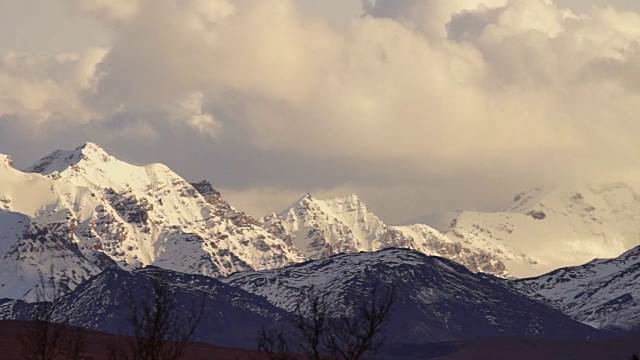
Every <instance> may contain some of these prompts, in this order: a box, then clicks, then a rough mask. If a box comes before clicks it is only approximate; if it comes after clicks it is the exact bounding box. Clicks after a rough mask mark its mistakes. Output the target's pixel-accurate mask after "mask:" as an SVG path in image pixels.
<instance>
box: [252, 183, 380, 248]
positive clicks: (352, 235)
mask: <svg viewBox="0 0 640 360" xmlns="http://www.w3.org/2000/svg"><path fill="white" fill-rule="evenodd" d="M263 221H264V223H265V224H266V226H267V227H268V228H269V229H271V231H273V233H274V234H277V236H280V237H281V238H285V237H287V236H288V237H290V238H291V240H292V243H293V244H294V246H296V247H297V248H298V249H300V250H301V251H302V252H303V253H305V254H306V255H307V256H308V257H310V258H314V259H321V258H324V257H327V256H330V255H333V254H338V253H343V252H358V251H372V250H374V249H375V248H376V245H375V242H376V241H377V238H379V237H380V236H381V235H382V234H383V233H384V232H385V231H386V225H385V224H384V223H383V222H382V221H381V220H380V219H379V218H378V217H377V216H375V215H374V214H373V213H372V212H371V211H369V209H368V208H367V206H366V205H365V204H364V202H362V201H361V200H360V199H359V198H358V197H357V196H355V195H350V196H347V197H344V198H335V199H330V200H318V199H316V198H314V197H313V196H312V195H311V194H306V195H305V196H303V197H302V198H301V199H300V200H298V201H297V202H296V203H295V204H293V205H292V206H291V207H290V208H289V209H287V210H285V211H283V212H282V213H281V214H280V216H279V217H277V218H276V217H274V216H270V217H267V218H265V219H264V220H263Z"/></svg>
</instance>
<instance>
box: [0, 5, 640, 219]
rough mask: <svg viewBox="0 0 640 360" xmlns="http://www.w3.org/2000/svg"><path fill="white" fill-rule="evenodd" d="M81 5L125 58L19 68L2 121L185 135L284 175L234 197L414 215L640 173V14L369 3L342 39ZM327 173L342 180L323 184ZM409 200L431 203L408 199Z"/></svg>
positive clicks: (270, 25) (244, 20)
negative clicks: (355, 195) (309, 196)
mask: <svg viewBox="0 0 640 360" xmlns="http://www.w3.org/2000/svg"><path fill="white" fill-rule="evenodd" d="M70 3H71V5H72V6H73V8H74V9H75V10H77V11H78V12H79V13H82V14H86V15H87V16H91V17H93V18H96V19H99V20H100V21H103V22H105V24H106V25H107V26H109V27H110V28H111V29H112V31H113V44H112V46H111V47H110V48H109V49H108V50H100V51H93V52H89V53H87V54H79V55H70V56H67V57H65V56H62V55H55V56H53V55H52V56H49V57H45V58H44V59H39V60H31V61H32V62H33V65H31V68H29V67H26V66H28V65H25V64H29V63H30V62H29V61H16V60H11V59H10V58H8V59H5V60H4V61H3V65H2V67H1V68H0V76H3V79H8V80H7V81H2V82H0V84H10V85H7V87H6V88H2V86H1V85H0V114H14V115H15V114H17V115H19V117H22V118H25V119H26V118H29V119H35V120H33V121H34V123H40V124H42V123H46V122H47V121H56V119H59V118H71V117H74V118H77V119H79V120H78V121H79V122H80V123H82V124H84V125H85V126H86V128H87V129H89V130H87V131H89V133H91V132H92V131H95V129H98V128H99V129H103V130H104V129H106V130H111V131H114V133H117V132H118V131H122V129H128V128H129V127H130V128H131V129H133V130H135V131H137V132H140V133H141V134H147V135H148V136H147V138H148V139H149V140H148V141H149V142H150V143H154V142H155V143H157V144H158V145H157V147H160V146H161V145H160V144H163V143H165V142H166V139H165V138H166V137H168V136H173V137H175V134H173V133H175V132H176V131H177V130H176V129H178V127H182V128H186V129H190V131H193V132H199V133H202V134H204V135H206V136H205V137H204V138H202V139H200V140H198V141H199V142H198V144H199V145H198V146H200V149H201V150H202V151H203V152H204V151H213V149H214V148H215V150H216V151H222V152H224V153H225V154H227V155H225V156H226V158H224V159H223V158H220V157H219V158H218V159H219V160H220V162H222V163H225V164H231V163H233V161H232V160H238V159H242V161H246V162H247V163H249V164H252V165H251V166H255V167H256V168H258V165H256V164H257V162H256V164H254V163H252V161H253V160H251V159H253V158H260V159H262V161H263V162H266V163H271V167H269V166H265V168H266V169H267V170H264V169H262V168H261V170H260V171H267V172H269V174H270V176H256V175H258V174H259V173H258V171H257V170H256V171H254V173H253V174H252V173H251V171H247V170H246V169H241V168H242V166H237V165H232V168H233V169H234V171H236V173H237V174H238V176H240V175H241V176H246V177H248V178H250V179H252V181H253V182H252V183H246V182H243V185H242V187H238V186H240V185H238V184H239V183H238V181H232V180H224V181H226V183H225V182H224V181H223V183H222V184H221V185H222V186H223V187H227V188H230V189H232V191H234V193H237V192H238V191H242V189H256V188H260V187H261V186H262V187H265V188H269V189H273V187H274V184H273V183H277V182H280V183H282V184H283V185H282V187H285V186H287V187H289V189H288V190H286V191H284V190H283V192H274V191H270V194H274V193H283V194H284V193H287V194H288V193H289V192H290V191H292V192H296V191H298V189H300V190H302V189H305V186H307V189H309V190H312V189H320V191H327V193H330V192H331V191H329V190H326V189H334V190H335V192H336V193H342V192H343V191H344V190H345V189H347V188H348V189H349V190H351V189H353V190H354V191H356V192H365V193H367V194H369V196H370V197H371V198H372V199H375V200H374V201H376V203H378V204H385V205H388V206H384V208H385V209H391V210H388V212H389V213H391V214H393V213H395V214H399V215H397V216H398V218H400V217H402V216H410V214H406V212H407V211H408V210H407V209H411V211H412V212H416V211H420V210H419V209H420V208H424V209H425V212H427V211H432V210H433V209H432V208H429V207H430V206H437V207H440V208H446V207H447V206H449V207H459V206H461V204H462V202H465V204H464V205H467V203H469V201H467V200H464V199H460V197H459V196H458V195H457V194H458V193H459V192H460V191H459V190H456V189H455V188H456V187H457V188H458V189H460V188H465V189H467V188H470V187H477V188H482V189H485V190H486V191H483V194H482V195H475V197H474V195H473V192H471V191H469V192H468V196H469V197H471V198H472V199H475V200H476V201H477V202H478V203H479V204H480V205H483V204H484V205H486V204H488V203H490V202H491V201H490V200H488V197H491V196H493V197H498V196H499V195H500V196H501V195H502V192H503V191H512V190H514V189H516V188H518V187H521V186H525V184H527V185H529V184H531V183H545V182H557V181H563V180H567V179H575V178H580V179H587V178H592V177H595V176H600V175H602V174H603V173H606V174H608V175H609V176H611V177H622V176H635V175H637V173H636V171H635V169H636V168H638V165H640V164H639V162H640V161H638V159H640V148H639V147H638V145H637V141H636V140H635V139H636V138H637V137H638V136H640V124H638V122H637V104H639V103H640V86H639V85H638V84H640V67H639V64H640V45H639V44H640V31H639V30H638V29H640V14H639V13H638V12H633V11H627V12H625V11H622V10H619V9H616V8H613V7H592V8H591V10H589V11H588V12H580V13H578V12H573V11H571V10H569V9H567V8H565V7H560V6H559V5H558V4H556V3H555V2H553V1H551V0H482V1H481V0H447V1H445V0H367V1H364V2H363V6H364V7H363V11H364V14H363V15H362V16H361V17H359V18H356V19H353V20H352V21H351V22H350V23H349V24H348V25H347V26H342V27H339V28H338V27H335V26H332V24H331V23H329V22H328V21H326V20H325V19H322V18H318V17H314V16H312V15H310V14H304V13H302V12H301V11H300V10H299V9H298V8H297V6H296V2H295V1H294V0H274V1H269V2H266V1H262V0H235V1H232V0H210V1H204V0H180V1H178V0H153V1H152V0H137V1H108V2H107V1H102V0H73V1H71V2H70ZM565 3H566V1H565ZM90 54H93V55H90ZM13 56H17V55H13ZM25 56H32V55H25ZM35 58H38V56H35ZM12 61H13V62H12ZM65 69H66V70H65ZM65 71H66V72H67V73H65ZM21 74H22V75H21ZM25 74H27V75H25ZM56 74H57V75H56ZM67 74H71V75H69V76H68V75H67ZM14 88H17V89H19V91H18V92H15V91H9V90H8V89H14ZM20 91H22V92H20ZM54 95H55V96H54ZM91 129H94V130H91ZM180 131H182V130H180ZM185 138H186V139H190V138H189V136H185ZM109 141H112V140H109ZM113 141H116V140H113ZM187 141H189V140H187ZM98 142H100V139H98ZM147 144H149V143H147ZM145 146H151V145H145ZM194 146H195V145H194ZM191 150H193V149H191ZM190 153H192V151H191V152H190ZM186 154H187V153H185V155H186ZM216 156H222V155H216ZM284 159H286V161H285V160H284ZM292 159H295V161H293V160H292ZM153 160H155V161H158V160H159V161H163V159H153ZM318 163H321V164H322V165H323V166H326V174H323V175H318V176H316V177H315V178H314V179H309V178H307V176H306V175H305V174H306V173H308V172H309V168H310V167H311V166H312V165H309V164H318ZM291 164H296V166H297V167H296V169H297V172H296V171H293V172H282V171H278V170H270V169H271V168H277V167H278V166H293V165H291ZM336 164H339V165H336ZM170 165H171V164H170ZM179 166H183V165H182V164H180V165H179ZM313 166H316V165H313ZM183 167H184V170H183V171H186V172H187V173H189V172H190V173H192V174H198V176H200V175H206V174H205V173H204V172H203V171H202V170H201V169H202V164H193V167H192V168H189V167H187V166H183ZM210 173H211V174H214V173H215V172H214V170H211V172H210ZM284 173H286V176H287V177H286V178H285V174H284ZM356 173H361V175H356ZM212 176H213V175H212ZM292 178H293V179H292ZM318 179H319V180H318ZM308 181H310V182H311V183H313V185H305V182H308ZM267 182H268V183H267ZM497 182H503V183H507V184H508V185H504V184H500V185H497ZM425 184H426V185H425ZM446 184H455V186H448V185H446ZM429 185H433V186H439V187H440V189H446V191H440V192H438V191H437V190H432V189H427V188H428V187H429ZM234 186H237V187H238V188H235V190H233V189H234ZM425 186H426V187H427V188H425ZM391 188H394V189H397V190H394V191H384V190H385V189H391ZM323 189H325V190H323ZM408 193H414V194H420V196H419V198H420V199H422V200H423V202H420V204H417V205H416V204H409V203H410V201H409V200H403V201H400V200H398V199H397V198H398V197H402V196H404V195H402V194H408ZM247 194H250V196H249V195H247V197H245V199H248V198H255V197H256V195H255V192H247ZM466 194H467V193H466V192H465V195H466ZM487 194H488V195H487ZM269 196H271V195H269ZM237 197H238V198H241V196H237ZM290 197H291V196H290V195H286V194H285V195H282V196H281V198H287V199H289V198H290ZM409 197H410V196H409ZM447 198H455V199H457V200H456V201H455V202H452V203H451V204H449V205H447V204H446V199H447ZM256 201H257V202H256V203H258V202H260V201H259V200H256ZM414 202H415V201H414ZM470 202H471V203H473V201H470ZM429 204H436V205H429ZM257 208H263V206H261V205H260V206H257ZM445 210H448V209H445Z"/></svg>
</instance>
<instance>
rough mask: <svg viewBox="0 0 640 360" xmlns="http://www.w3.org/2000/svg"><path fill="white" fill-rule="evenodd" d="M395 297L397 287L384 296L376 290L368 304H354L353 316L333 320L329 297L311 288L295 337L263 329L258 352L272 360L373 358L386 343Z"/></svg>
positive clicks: (301, 304) (298, 311)
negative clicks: (386, 328) (387, 327)
mask: <svg viewBox="0 0 640 360" xmlns="http://www.w3.org/2000/svg"><path fill="white" fill-rule="evenodd" d="M395 293H396V289H395V287H392V288H390V289H387V290H386V291H384V292H383V293H380V291H379V289H378V288H374V289H373V290H372V291H371V292H369V293H368V294H369V296H367V300H361V301H360V302H359V303H358V304H354V305H355V306H354V312H353V314H351V316H346V315H344V316H341V317H337V318H336V317H333V318H332V317H331V314H330V312H329V306H330V304H329V302H328V300H327V296H326V294H318V292H317V291H316V289H315V288H311V289H310V290H309V291H307V293H306V294H305V297H304V298H303V299H301V300H300V301H299V302H298V303H297V304H296V311H295V316H294V318H293V320H291V323H290V327H291V328H292V329H293V331H294V333H295V334H293V335H289V336H287V334H286V333H285V331H284V328H283V329H280V330H268V331H267V330H264V329H263V330H262V331H261V332H260V334H259V336H258V350H260V351H262V352H263V353H265V354H266V355H267V357H269V359H272V360H288V359H294V358H305V359H310V360H323V359H339V360H362V359H369V358H373V356H375V353H376V352H377V351H378V350H379V348H380V347H381V346H382V345H383V344H384V342H385V338H384V337H383V336H382V332H383V330H384V328H385V327H386V326H387V325H388V323H389V321H390V319H391V311H392V308H393V304H394V303H395ZM293 344H298V345H297V346H295V345H293ZM294 353H295V354H294Z"/></svg>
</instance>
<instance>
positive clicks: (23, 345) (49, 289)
mask: <svg viewBox="0 0 640 360" xmlns="http://www.w3.org/2000/svg"><path fill="white" fill-rule="evenodd" d="M54 270H55V269H54V266H53V265H52V266H51V268H50V271H49V274H50V275H49V278H48V279H45V276H44V275H43V274H42V273H41V272H40V273H39V277H40V282H39V284H38V285H37V286H36V288H35V294H36V303H35V304H34V308H33V310H32V312H31V319H30V320H31V321H30V323H29V324H28V325H27V328H26V329H25V330H24V332H22V333H21V334H19V335H18V341H19V343H20V353H21V355H22V358H23V359H25V360H62V359H64V360H84V359H88V358H87V357H86V356H84V355H83V353H84V351H85V347H86V346H85V335H84V333H83V332H82V330H80V329H77V328H72V327H70V326H67V325H68V320H69V319H62V320H60V319H58V322H54V315H55V314H56V312H57V309H58V308H59V306H60V302H59V301H58V300H59V298H60V297H61V296H62V295H63V294H62V292H61V290H60V286H59V284H58V283H57V281H56V280H55V279H54V277H53V274H54Z"/></svg>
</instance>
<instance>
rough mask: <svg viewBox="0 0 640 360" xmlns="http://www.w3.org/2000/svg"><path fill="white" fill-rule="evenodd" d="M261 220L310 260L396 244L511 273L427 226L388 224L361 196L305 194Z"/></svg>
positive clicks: (476, 267) (472, 267) (471, 266)
mask: <svg viewBox="0 0 640 360" xmlns="http://www.w3.org/2000/svg"><path fill="white" fill-rule="evenodd" d="M263 222H264V227H265V228H266V229H267V230H268V231H269V232H271V233H272V234H274V235H275V236H277V237H278V238H281V239H284V240H285V242H287V243H289V244H293V245H294V246H295V247H297V248H298V249H300V250H301V251H302V252H303V253H304V254H305V255H307V257H309V258H311V259H323V258H326V257H329V256H331V255H335V254H339V253H356V252H361V251H367V252H369V251H377V250H381V249H387V248H396V247H397V248H408V249H414V250H417V251H420V252H422V253H423V254H427V255H436V256H442V257H446V258H449V259H452V260H454V261H456V262H458V263H460V264H461V265H464V266H466V267H467V268H468V269H470V270H472V271H475V272H487V273H491V274H494V275H497V276H503V277H506V276H509V273H508V272H507V271H506V269H505V267H504V264H502V263H501V262H500V261H499V260H498V259H496V258H495V257H493V256H490V255H489V254H487V253H485V252H482V251H472V250H470V249H468V248H467V247H466V246H465V245H464V244H462V243H456V242H454V241H452V240H451V239H449V238H448V237H447V236H445V235H443V234H442V233H440V232H438V231H437V230H435V229H433V228H431V227H429V226H427V225H413V226H387V225H386V224H385V223H384V222H382V220H380V219H379V218H378V217H377V216H376V215H375V214H374V213H373V212H371V211H370V210H369V208H368V207H367V205H366V204H365V203H364V201H362V200H361V199H360V198H359V197H358V196H357V195H349V196H346V197H339V198H334V199H328V200H319V199H316V198H314V197H313V196H311V195H310V194H306V195H305V196H303V197H302V198H301V199H300V200H298V201H297V202H296V203H295V204H293V205H292V206H291V207H290V208H289V209H287V210H285V211H283V212H282V213H281V214H280V215H275V214H271V215H269V216H267V217H265V218H264V219H263Z"/></svg>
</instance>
